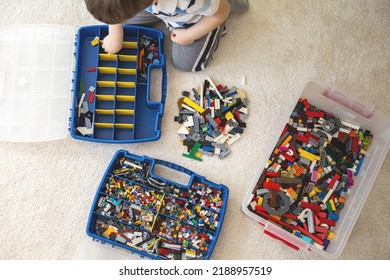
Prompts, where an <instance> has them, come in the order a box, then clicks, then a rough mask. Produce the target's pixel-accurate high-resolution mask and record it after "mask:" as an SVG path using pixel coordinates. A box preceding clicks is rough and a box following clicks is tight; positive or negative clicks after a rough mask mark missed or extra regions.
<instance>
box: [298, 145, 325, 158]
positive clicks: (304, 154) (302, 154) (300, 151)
mask: <svg viewBox="0 0 390 280" xmlns="http://www.w3.org/2000/svg"><path fill="white" fill-rule="evenodd" d="M298 153H299V155H300V156H301V157H304V158H307V159H308V160H310V161H314V160H320V157H319V156H316V155H313V154H312V153H309V152H307V151H305V150H303V149H301V148H300V149H298Z"/></svg>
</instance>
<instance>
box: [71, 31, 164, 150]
mask: <svg viewBox="0 0 390 280" xmlns="http://www.w3.org/2000/svg"><path fill="white" fill-rule="evenodd" d="M107 34H108V27H107V26H105V25H102V26H86V27H81V28H80V29H79V31H78V35H77V39H76V43H75V45H76V52H75V55H76V69H75V77H74V81H73V82H74V90H73V103H72V108H73V110H72V118H71V119H72V121H71V127H70V133H71V136H72V137H74V138H76V139H80V140H87V141H95V142H103V143H136V142H145V141H154V140H157V139H159V138H160V135H161V131H160V126H161V118H162V115H163V112H164V104H165V99H166V94H167V74H166V67H165V56H164V46H163V43H164V34H163V33H162V31H160V30H156V29H151V28H144V27H136V26H125V27H124V43H123V48H122V50H121V51H119V52H118V53H117V54H113V55H112V54H107V53H106V52H105V51H104V50H103V48H102V46H101V45H102V44H101V41H102V40H103V39H104V37H106V36H107ZM154 68H155V69H161V72H162V86H161V101H160V102H152V101H151V99H150V91H151V89H150V77H151V71H152V69H154Z"/></svg>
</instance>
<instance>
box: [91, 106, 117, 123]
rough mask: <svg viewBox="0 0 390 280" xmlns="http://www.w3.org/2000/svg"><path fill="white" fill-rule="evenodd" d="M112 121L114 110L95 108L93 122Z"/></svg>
mask: <svg viewBox="0 0 390 280" xmlns="http://www.w3.org/2000/svg"><path fill="white" fill-rule="evenodd" d="M113 122H114V110H107V109H96V110H95V123H113Z"/></svg>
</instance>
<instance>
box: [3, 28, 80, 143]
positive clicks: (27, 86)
mask: <svg viewBox="0 0 390 280" xmlns="http://www.w3.org/2000/svg"><path fill="white" fill-rule="evenodd" d="M73 42H74V30H73V29H72V28H71V27H64V26H59V25H19V26H10V27H2V28H0V112H1V116H0V141H15V142H35V141H48V140H58V139H62V138H65V137H66V135H67V127H68V112H69V106H70V98H71V94H70V91H71V86H72V83H71V79H72V77H71V75H72V69H73Z"/></svg>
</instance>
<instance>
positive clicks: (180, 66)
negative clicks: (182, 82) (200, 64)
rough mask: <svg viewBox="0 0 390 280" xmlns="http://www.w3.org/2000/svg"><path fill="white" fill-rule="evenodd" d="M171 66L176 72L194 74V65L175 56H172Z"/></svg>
mask: <svg viewBox="0 0 390 280" xmlns="http://www.w3.org/2000/svg"><path fill="white" fill-rule="evenodd" d="M172 65H173V67H175V68H176V69H177V70H180V71H183V72H195V71H194V70H193V68H194V64H193V63H192V62H190V61H188V60H186V59H181V58H177V57H176V56H174V55H172Z"/></svg>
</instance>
